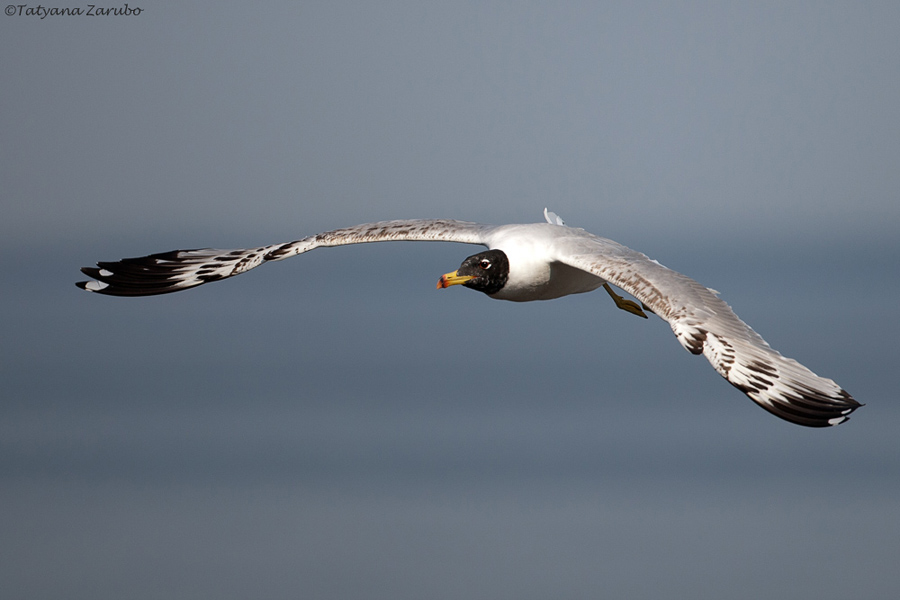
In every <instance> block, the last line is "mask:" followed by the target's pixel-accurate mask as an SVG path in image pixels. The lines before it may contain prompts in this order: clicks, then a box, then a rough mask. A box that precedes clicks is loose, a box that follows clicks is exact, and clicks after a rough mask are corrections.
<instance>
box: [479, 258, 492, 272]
mask: <svg viewBox="0 0 900 600" xmlns="http://www.w3.org/2000/svg"><path fill="white" fill-rule="evenodd" d="M478 266H479V267H481V268H482V269H485V270H487V269H490V268H491V261H489V260H488V259H486V258H482V259H481V262H480V263H478Z"/></svg>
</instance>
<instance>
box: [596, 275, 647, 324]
mask: <svg viewBox="0 0 900 600" xmlns="http://www.w3.org/2000/svg"><path fill="white" fill-rule="evenodd" d="M603 289H605V290H606V293H607V294H609V297H610V298H612V299H613V302H615V303H616V306H617V307H619V308H621V309H622V310H624V311H625V312H628V313H631V314H633V315H637V316H639V317H643V318H645V319H646V318H647V314H646V313H645V312H644V311H642V310H641V305H640V304H638V303H637V302H634V301H632V300H626V299H625V298H623V297H622V296H620V295H618V294H617V293H615V292H614V291H612V288H611V287H609V284H608V283H604V284H603ZM647 310H650V309H649V308H648V309H647ZM650 312H653V311H652V310H651V311H650Z"/></svg>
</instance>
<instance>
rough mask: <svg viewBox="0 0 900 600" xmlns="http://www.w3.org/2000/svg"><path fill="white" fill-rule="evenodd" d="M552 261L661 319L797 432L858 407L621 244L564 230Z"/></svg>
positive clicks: (700, 292)
mask: <svg viewBox="0 0 900 600" xmlns="http://www.w3.org/2000/svg"><path fill="white" fill-rule="evenodd" d="M555 252H556V256H557V260H559V261H560V262H563V263H565V264H567V265H569V266H572V267H576V268H579V269H582V270H584V271H588V272H590V273H593V274H595V275H597V276H598V277H601V278H602V279H604V280H606V281H608V282H610V283H612V284H613V285H616V286H618V287H620V288H622V289H623V290H625V291H627V292H628V293H629V294H631V295H632V296H634V297H635V298H637V299H638V300H640V301H641V302H643V303H644V304H645V305H646V306H648V307H649V308H650V309H651V310H652V311H653V312H655V313H656V314H657V315H659V316H660V317H662V318H663V319H665V320H666V321H667V322H668V323H669V325H670V326H671V327H672V331H674V332H675V336H676V337H677V338H678V341H679V342H681V345H682V346H684V347H685V348H686V349H687V350H689V351H690V352H692V353H693V354H703V355H704V356H705V357H706V358H707V359H708V360H709V362H710V363H711V364H712V366H713V367H714V368H715V369H716V371H718V372H719V374H720V375H722V377H724V378H725V379H727V380H728V381H729V382H730V383H731V384H732V385H733V386H735V387H736V388H738V389H739V390H741V391H742V392H744V393H745V394H747V395H748V396H749V397H750V398H751V399H752V400H753V401H754V402H756V403H757V404H759V405H760V406H761V407H763V408H764V409H766V410H767V411H769V412H771V413H773V414H775V415H777V416H779V417H781V418H782V419H786V420H788V421H791V422H792V423H797V424H799V425H806V426H808V427H828V426H830V425H837V424H839V423H842V422H844V421H846V420H847V419H848V418H849V415H850V413H851V412H853V411H854V410H855V409H857V408H859V407H860V406H861V404H860V403H859V402H857V401H856V400H854V399H853V398H852V397H851V396H850V394H848V393H847V392H846V391H844V390H843V389H841V387H840V386H839V385H838V384H836V383H835V382H834V381H832V380H831V379H826V378H824V377H819V376H818V375H816V374H815V373H813V372H812V371H810V370H809V369H807V368H806V367H804V366H803V365H801V364H800V363H798V362H797V361H795V360H793V359H791V358H786V357H784V356H782V355H781V354H780V353H778V352H777V351H775V350H773V349H772V348H771V347H770V346H769V344H767V343H766V341H765V340H764V339H762V337H760V335H759V334H757V333H756V332H755V331H753V330H752V329H751V328H750V327H749V326H748V325H747V324H746V323H744V322H743V321H741V320H740V319H739V318H738V316H737V315H736V314H734V311H732V310H731V307H730V306H728V305H727V304H726V303H725V302H724V301H722V300H721V299H719V297H718V296H717V294H716V292H714V291H713V290H711V289H709V288H707V287H705V286H703V285H701V284H700V283H698V282H696V281H694V280H693V279H691V278H690V277H687V276H685V275H682V274H681V273H678V272H676V271H672V270H671V269H668V268H666V267H664V266H662V265H661V264H659V263H658V262H656V261H654V260H651V259H649V258H648V257H647V256H645V255H644V254H641V253H640V252H636V251H634V250H631V249H630V248H627V247H625V246H623V245H621V244H618V243H616V242H613V241H612V240H607V239H604V238H600V237H597V236H593V235H591V234H588V233H586V232H584V231H582V230H572V234H571V235H567V236H562V237H561V238H560V239H559V241H558V242H557V243H556V244H555Z"/></svg>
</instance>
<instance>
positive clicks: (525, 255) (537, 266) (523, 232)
mask: <svg viewBox="0 0 900 600" xmlns="http://www.w3.org/2000/svg"><path fill="white" fill-rule="evenodd" d="M578 231H580V230H577V229H571V228H569V227H564V226H559V225H551V224H549V223H534V224H526V225H506V226H503V227H498V228H497V229H496V230H494V231H493V232H491V235H490V239H489V240H488V245H489V247H490V248H491V249H497V250H502V251H503V252H504V253H505V254H506V257H507V258H508V259H509V279H508V280H507V282H506V285H505V286H503V289H501V290H500V291H499V292H497V293H496V294H492V295H491V297H492V298H496V299H498V300H511V301H513V302H530V301H532V300H552V299H553V298H560V297H562V296H568V295H569V294H580V293H583V292H590V291H593V290H595V289H597V288H598V287H600V286H601V285H603V283H604V282H603V280H602V279H600V278H599V277H597V276H596V275H593V274H592V273H588V272H587V271H582V270H581V269H576V268H574V267H570V266H568V265H565V264H563V263H561V262H558V261H557V260H556V253H555V249H554V245H555V244H556V243H557V242H558V241H559V240H560V238H561V237H565V236H567V235H569V234H574V235H578Z"/></svg>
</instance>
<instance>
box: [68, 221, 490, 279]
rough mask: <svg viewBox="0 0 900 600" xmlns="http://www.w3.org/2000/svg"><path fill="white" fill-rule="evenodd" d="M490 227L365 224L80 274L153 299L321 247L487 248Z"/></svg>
mask: <svg viewBox="0 0 900 600" xmlns="http://www.w3.org/2000/svg"><path fill="white" fill-rule="evenodd" d="M491 229H493V227H492V226H490V225H481V224H479V223H467V222H465V221H453V220H450V219H411V220H401V221H382V222H379V223H365V224H363V225H357V226H355V227H347V228H344V229H335V230H334V231H326V232H325V233H320V234H318V235H313V236H310V237H307V238H303V239H302V240H297V241H295V242H289V243H286V244H273V245H271V246H260V247H258V248H246V249H239V250H215V249H212V248H203V249H198V250H173V251H171V252H163V253H160V254H151V255H149V256H142V257H140V258H124V259H122V260H120V261H117V262H98V263H97V267H84V268H82V269H81V271H82V272H83V273H84V274H85V275H87V276H88V277H91V278H93V279H94V281H80V282H78V283H77V284H76V285H77V286H78V287H80V288H81V289H83V290H87V291H89V292H96V293H98V294H107V295H110V296H153V295H156V294H168V293H170V292H177V291H180V290H186V289H189V288H192V287H197V286H198V285H203V284H204V283H208V282H210V281H218V280H220V279H225V278H228V277H233V276H235V275H239V274H241V273H244V272H246V271H249V270H250V269H253V268H254V267H258V266H259V265H261V264H263V263H264V262H269V261H275V260H283V259H285V258H289V257H291V256H296V255H298V254H303V253H304V252H309V251H310V250H313V249H315V248H319V247H322V246H344V245H347V244H363V243H368V242H391V241H437V242H461V243H464V244H481V245H484V235H485V233H487V232H489V231H490V230H491Z"/></svg>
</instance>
